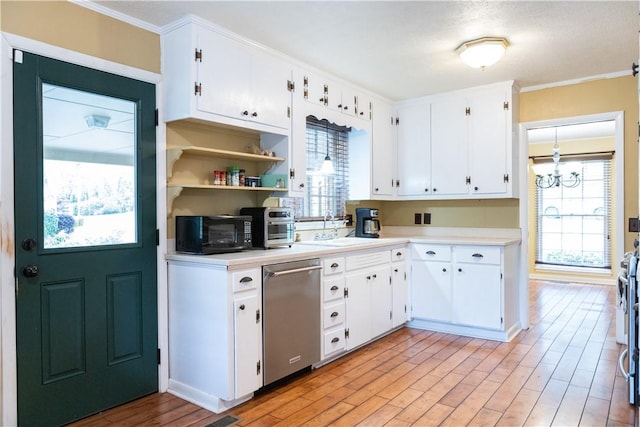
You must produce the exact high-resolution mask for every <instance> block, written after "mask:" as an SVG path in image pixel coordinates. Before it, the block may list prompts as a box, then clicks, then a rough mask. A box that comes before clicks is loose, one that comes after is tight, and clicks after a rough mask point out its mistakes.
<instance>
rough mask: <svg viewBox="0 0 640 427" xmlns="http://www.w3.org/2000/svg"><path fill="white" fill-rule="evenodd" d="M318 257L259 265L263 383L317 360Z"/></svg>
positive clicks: (318, 348) (318, 317) (318, 311)
mask: <svg viewBox="0 0 640 427" xmlns="http://www.w3.org/2000/svg"><path fill="white" fill-rule="evenodd" d="M321 268H322V266H321V265H320V260H319V259H311V260H304V261H293V262H286V263H281V264H272V265H267V266H264V267H262V314H263V319H262V322H263V323H262V325H263V348H264V350H263V352H264V353H263V360H264V385H267V384H271V383H272V382H274V381H277V380H279V379H281V378H284V377H286V376H287V375H290V374H292V373H294V372H297V371H300V370H302V369H304V368H307V367H309V366H311V365H313V364H314V363H316V362H319V361H320V339H321V336H320V332H321V329H320V305H321V301H320V270H321Z"/></svg>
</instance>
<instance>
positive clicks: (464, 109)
mask: <svg viewBox="0 0 640 427" xmlns="http://www.w3.org/2000/svg"><path fill="white" fill-rule="evenodd" d="M516 101H517V98H516V97H515V96H514V86H513V82H505V83H499V84H495V85H489V86H483V87H478V88H473V89H468V90H464V91H458V92H455V93H447V94H442V95H438V96H433V97H428V98H427V97H425V98H421V99H420V100H412V101H409V102H402V103H399V104H398V105H397V114H398V129H397V132H398V142H397V144H398V153H397V170H398V172H397V175H398V179H399V185H398V188H397V196H398V198H399V199H403V198H404V199H416V198H421V199H422V198H424V199H454V198H488V197H491V198H506V197H517V185H516V183H514V182H513V178H514V176H515V175H516V173H514V170H515V168H516V165H517V158H516V154H517V152H514V150H513V146H514V145H517V141H515V137H514V136H513V122H514V120H516V119H517V111H516V108H517V102H516Z"/></svg>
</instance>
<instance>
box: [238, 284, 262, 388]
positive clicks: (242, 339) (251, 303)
mask: <svg viewBox="0 0 640 427" xmlns="http://www.w3.org/2000/svg"><path fill="white" fill-rule="evenodd" d="M258 310H260V304H258V297H257V295H253V296H248V297H245V298H239V299H236V300H235V301H234V302H233V313H234V324H233V337H234V363H235V397H236V399H237V398H239V397H242V396H246V395H247V394H249V393H253V392H254V391H256V390H257V389H258V388H260V387H261V386H262V373H261V372H260V371H261V370H259V369H258V366H259V364H260V365H262V363H261V362H260V359H261V356H260V355H261V354H262V345H261V342H262V321H261V320H260V319H261V318H262V316H260V315H259V312H258Z"/></svg>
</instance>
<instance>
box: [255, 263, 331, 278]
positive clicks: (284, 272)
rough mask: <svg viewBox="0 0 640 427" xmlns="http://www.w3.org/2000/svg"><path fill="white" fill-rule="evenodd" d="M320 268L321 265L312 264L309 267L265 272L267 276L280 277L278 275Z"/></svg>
mask: <svg viewBox="0 0 640 427" xmlns="http://www.w3.org/2000/svg"><path fill="white" fill-rule="evenodd" d="M321 268H322V266H321V265H313V266H311V267H302V268H292V269H291V270H282V271H269V272H268V273H267V276H269V277H280V276H285V275H287V274H294V273H303V272H305V271H312V270H320V269H321Z"/></svg>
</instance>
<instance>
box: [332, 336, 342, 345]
mask: <svg viewBox="0 0 640 427" xmlns="http://www.w3.org/2000/svg"><path fill="white" fill-rule="evenodd" d="M338 341H340V338H338V337H334V338H333V339H332V340H331V344H335V343H337V342H338Z"/></svg>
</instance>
